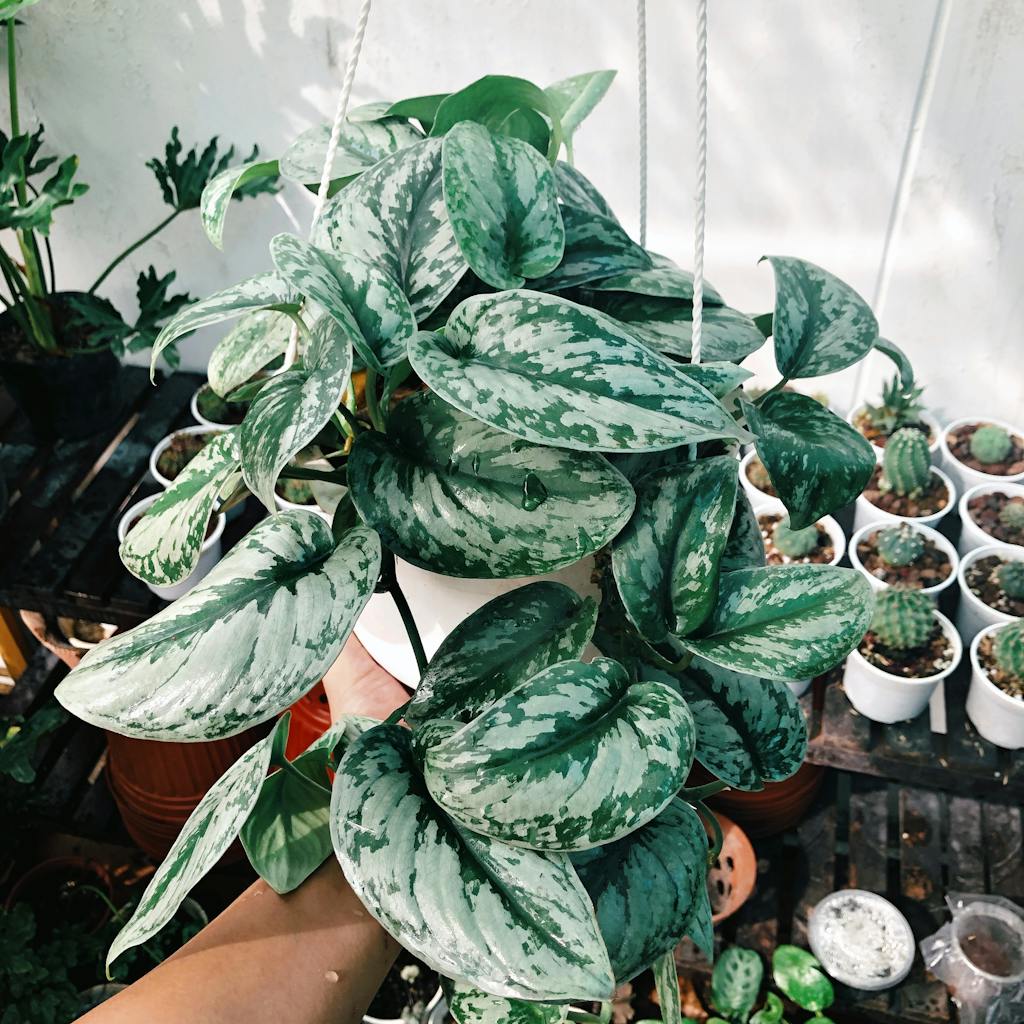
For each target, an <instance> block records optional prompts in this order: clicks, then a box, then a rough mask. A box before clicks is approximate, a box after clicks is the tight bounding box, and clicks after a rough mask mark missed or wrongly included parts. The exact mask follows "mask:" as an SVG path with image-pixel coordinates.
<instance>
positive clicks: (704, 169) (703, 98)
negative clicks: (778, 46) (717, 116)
mask: <svg viewBox="0 0 1024 1024" xmlns="http://www.w3.org/2000/svg"><path fill="white" fill-rule="evenodd" d="M707 199H708V2H707V0H697V194H696V216H695V219H694V224H693V340H692V341H691V343H690V362H692V363H699V362H700V355H701V351H700V350H701V340H702V337H701V336H702V334H703V329H704V227H705V220H706V209H707Z"/></svg>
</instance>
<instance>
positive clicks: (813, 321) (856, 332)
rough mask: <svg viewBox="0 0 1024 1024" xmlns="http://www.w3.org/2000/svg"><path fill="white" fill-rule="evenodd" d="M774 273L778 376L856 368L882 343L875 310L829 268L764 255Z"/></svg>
mask: <svg viewBox="0 0 1024 1024" xmlns="http://www.w3.org/2000/svg"><path fill="white" fill-rule="evenodd" d="M763 259H766V260H768V262H769V263H771V265H772V269H773V270H774V271H775V315H774V319H773V324H772V338H773V340H774V344H775V364H776V366H778V368H779V373H781V374H782V375H783V376H784V377H788V378H790V379H791V380H792V379H796V378H799V377H817V376H820V375H822V374H825V373H835V372H836V371H837V370H842V369H845V368H846V367H847V366H852V365H853V364H854V363H856V362H857V361H858V360H859V359H863V358H864V356H866V355H867V354H868V352H869V351H870V350H871V347H872V346H873V345H874V344H875V342H876V341H877V340H878V321H877V320H876V319H875V314H874V313H872V312H871V307H870V306H868V304H867V303H866V302H865V301H864V299H862V298H861V297H860V296H859V295H858V294H857V293H856V292H855V291H854V290H853V289H852V288H851V287H850V286H849V285H848V284H845V283H844V282H842V281H840V280H839V278H838V277H835V276H834V275H833V274H830V273H829V272H828V271H827V270H822V269H821V267H817V266H815V265H814V264H813V263H808V262H807V261H806V260H799V259H795V258H794V257H792V256H765V257H763Z"/></svg>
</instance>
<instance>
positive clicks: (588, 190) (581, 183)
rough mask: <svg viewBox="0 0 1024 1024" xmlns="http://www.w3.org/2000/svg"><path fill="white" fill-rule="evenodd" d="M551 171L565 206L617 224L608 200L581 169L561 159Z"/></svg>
mask: <svg viewBox="0 0 1024 1024" xmlns="http://www.w3.org/2000/svg"><path fill="white" fill-rule="evenodd" d="M552 171H553V172H554V175H555V186H556V188H557V189H558V198H559V199H560V200H561V201H562V202H563V203H564V204H565V205H566V206H575V207H577V208H578V209H580V210H584V211H585V212H587V213H596V214H598V215H599V216H601V217H607V218H608V220H610V221H614V222H615V223H616V224H618V220H616V218H615V213H614V212H613V211H612V208H611V207H610V206H609V205H608V200H607V199H605V197H604V196H603V195H601V193H600V192H598V190H597V189H596V188H595V187H594V185H593V183H592V182H591V181H590V179H589V178H588V177H586V175H585V174H584V173H583V172H582V171H580V170H578V169H577V168H575V167H573V165H572V164H567V163H565V162H564V161H562V160H559V161H558V162H557V163H556V164H555V166H554V167H553V168H552Z"/></svg>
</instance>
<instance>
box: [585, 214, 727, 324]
mask: <svg viewBox="0 0 1024 1024" xmlns="http://www.w3.org/2000/svg"><path fill="white" fill-rule="evenodd" d="M599 212H600V211H599ZM648 255H649V256H650V258H651V266H649V267H647V268H646V269H644V270H629V271H627V272H626V273H624V274H616V275H615V276H614V277H607V278H605V279H604V280H603V281H599V282H598V283H597V284H593V285H591V287H592V288H594V289H595V290H596V291H602V292H630V293H631V294H633V295H649V296H651V297H652V298H657V299H685V300H686V301H687V302H692V301H693V274H691V273H690V271H688V270H683V269H682V268H681V267H680V266H679V265H678V264H676V263H674V262H673V261H672V260H670V259H669V258H668V257H667V256H662V255H661V254H660V253H656V252H652V253H648ZM704 304H705V306H721V305H724V300H723V299H722V296H721V295H719V293H718V291H717V289H715V288H714V287H713V286H712V285H710V284H708V283H707V281H705V282H704ZM705 312H707V310H705Z"/></svg>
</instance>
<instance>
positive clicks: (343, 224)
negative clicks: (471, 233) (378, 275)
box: [313, 139, 467, 321]
mask: <svg viewBox="0 0 1024 1024" xmlns="http://www.w3.org/2000/svg"><path fill="white" fill-rule="evenodd" d="M313 241H314V242H315V243H316V244H317V245H318V246H320V247H321V248H329V249H333V250H334V251H335V252H347V253H352V255H354V256H359V257H360V258H362V259H364V260H366V262H367V263H371V264H373V265H374V266H375V267H378V268H379V269H380V270H382V271H384V272H385V273H386V274H388V275H389V276H390V277H392V278H393V279H394V280H395V281H397V282H398V283H399V285H400V286H401V288H402V291H404V292H405V294H406V297H407V298H408V299H409V304H410V305H411V306H412V311H413V314H414V315H415V316H416V319H417V320H418V321H422V320H424V319H425V318H426V317H427V316H429V315H430V314H431V313H432V312H433V311H434V309H436V308H437V306H439V305H440V304H441V302H442V301H443V300H444V298H445V296H446V295H447V294H448V293H449V292H450V291H451V290H452V289H453V288H454V287H455V286H456V285H457V284H458V282H459V279H460V278H461V277H462V275H463V274H464V273H465V271H466V269H467V266H466V261H465V259H463V256H462V253H461V252H460V250H459V245H458V242H456V240H455V235H454V233H453V232H452V228H451V225H450V224H449V223H448V214H447V211H446V210H445V206H444V195H443V192H442V188H441V140H440V139H424V140H423V141H421V142H417V143H415V144H414V145H412V146H409V147H407V148H406V149H404V150H401V151H400V152H398V153H395V154H393V155H392V156H389V157H387V158H386V159H384V160H382V161H381V162H380V163H379V164H378V165H377V166H376V167H374V168H373V170H372V171H370V172H368V173H366V174H364V175H362V176H361V177H360V178H359V179H358V180H356V181H354V182H353V183H352V184H351V185H349V186H348V188H346V189H344V190H343V191H342V192H340V193H338V195H336V196H335V197H334V198H333V199H331V200H330V201H329V202H328V203H327V205H326V206H325V207H324V212H323V216H321V218H320V220H319V221H318V222H317V229H316V237H315V238H314V239H313Z"/></svg>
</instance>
